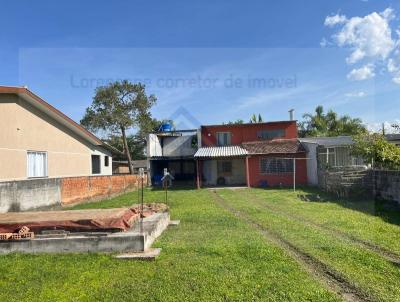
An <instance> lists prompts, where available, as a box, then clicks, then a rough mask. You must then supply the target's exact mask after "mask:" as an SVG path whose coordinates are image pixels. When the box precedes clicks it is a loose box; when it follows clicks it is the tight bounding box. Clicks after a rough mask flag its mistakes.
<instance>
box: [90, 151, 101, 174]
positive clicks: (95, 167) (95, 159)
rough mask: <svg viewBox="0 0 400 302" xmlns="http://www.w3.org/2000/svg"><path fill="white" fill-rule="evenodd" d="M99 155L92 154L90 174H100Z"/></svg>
mask: <svg viewBox="0 0 400 302" xmlns="http://www.w3.org/2000/svg"><path fill="white" fill-rule="evenodd" d="M100 171H101V170H100V155H92V174H100Z"/></svg>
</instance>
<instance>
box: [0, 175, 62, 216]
mask: <svg viewBox="0 0 400 302" xmlns="http://www.w3.org/2000/svg"><path fill="white" fill-rule="evenodd" d="M59 205H61V190H60V178H50V179H31V180H21V181H10V182H0V213H6V212H10V211H27V210H32V209H36V208H42V207H49V206H59Z"/></svg>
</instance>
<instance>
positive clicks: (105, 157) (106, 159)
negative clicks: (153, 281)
mask: <svg viewBox="0 0 400 302" xmlns="http://www.w3.org/2000/svg"><path fill="white" fill-rule="evenodd" d="M109 165H110V158H109V157H108V156H104V166H105V167H108V166H109Z"/></svg>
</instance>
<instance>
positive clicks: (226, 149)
mask: <svg viewBox="0 0 400 302" xmlns="http://www.w3.org/2000/svg"><path fill="white" fill-rule="evenodd" d="M247 154H248V152H247V150H246V149H244V148H242V147H240V146H219V147H204V148H199V150H197V152H196V154H195V155H194V157H195V158H219V157H240V156H246V155H247Z"/></svg>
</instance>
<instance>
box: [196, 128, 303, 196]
mask: <svg viewBox="0 0 400 302" xmlns="http://www.w3.org/2000/svg"><path fill="white" fill-rule="evenodd" d="M194 157H195V159H196V166H197V169H196V170H197V186H198V188H200V187H201V186H227V185H228V186H229V185H230V186H242V185H246V186H248V187H260V186H261V187H268V186H291V185H293V183H294V182H296V183H297V184H301V185H303V184H304V185H305V184H307V160H306V152H305V149H304V148H303V146H302V144H301V143H300V142H299V140H298V139H297V125H296V121H281V122H268V123H251V124H228V125H210V126H202V127H201V148H199V149H198V151H197V152H196V154H195V155H194Z"/></svg>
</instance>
